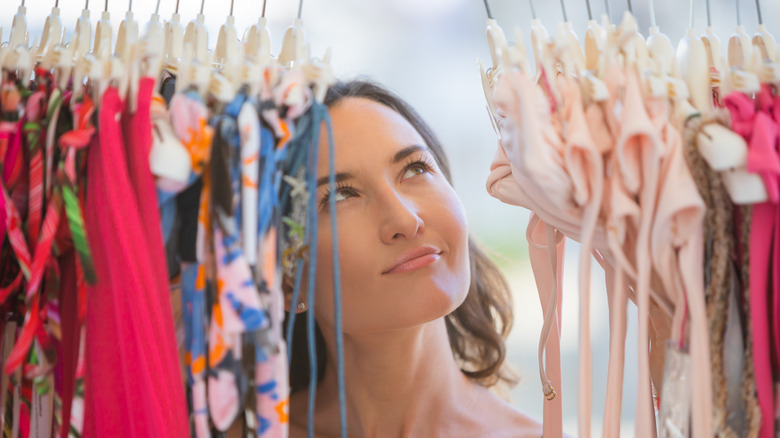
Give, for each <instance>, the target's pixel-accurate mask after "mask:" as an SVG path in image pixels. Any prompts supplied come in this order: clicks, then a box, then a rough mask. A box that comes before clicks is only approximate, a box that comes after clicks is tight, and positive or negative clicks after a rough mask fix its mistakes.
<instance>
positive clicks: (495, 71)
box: [477, 0, 508, 137]
mask: <svg viewBox="0 0 780 438" xmlns="http://www.w3.org/2000/svg"><path fill="white" fill-rule="evenodd" d="M484 2H485V9H486V10H487V16H488V18H487V27H486V29H485V33H486V37H487V42H488V48H489V49H490V61H491V67H489V68H488V69H485V66H484V65H483V64H482V61H481V60H479V59H477V65H478V66H479V75H480V78H481V79H482V92H483V93H484V94H485V101H486V102H487V107H488V115H489V116H490V123H491V124H492V125H493V129H494V130H495V132H496V135H499V137H500V133H499V131H498V119H497V115H496V106H495V103H494V102H493V85H494V84H495V83H496V82H495V81H496V79H498V75H499V74H500V70H501V64H502V57H503V56H506V55H507V51H508V49H507V42H506V37H505V36H504V31H503V30H502V29H501V26H499V25H498V23H497V22H496V20H495V19H494V18H493V12H492V10H491V9H490V4H489V3H488V0H484Z"/></svg>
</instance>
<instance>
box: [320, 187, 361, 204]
mask: <svg viewBox="0 0 780 438" xmlns="http://www.w3.org/2000/svg"><path fill="white" fill-rule="evenodd" d="M353 196H357V193H355V190H354V189H353V188H352V187H351V186H344V187H336V190H334V191H333V192H326V193H325V196H323V197H322V200H321V201H320V206H321V207H322V208H326V207H327V206H328V204H329V203H330V199H331V197H333V200H334V201H336V202H339V201H344V200H347V199H349V198H351V197H353Z"/></svg>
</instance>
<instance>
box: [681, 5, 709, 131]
mask: <svg viewBox="0 0 780 438" xmlns="http://www.w3.org/2000/svg"><path fill="white" fill-rule="evenodd" d="M677 67H678V76H679V77H680V78H682V79H683V80H684V81H685V83H686V84H687V85H688V93H689V94H690V104H692V105H693V107H690V105H687V102H685V101H684V100H682V99H681V100H680V101H678V102H677V113H678V116H679V117H680V119H681V120H685V119H686V118H687V117H688V116H689V115H690V112H691V111H693V112H694V113H696V112H700V113H701V112H705V113H707V112H709V111H710V108H711V106H712V102H711V100H712V90H711V88H710V73H709V67H708V65H707V52H706V49H705V48H704V43H703V42H702V41H701V39H700V38H698V37H697V36H696V34H695V31H694V30H693V0H690V2H689V10H688V30H687V31H686V34H685V36H684V37H683V38H682V39H680V42H679V43H678V44H677ZM691 108H695V110H692V109H691Z"/></svg>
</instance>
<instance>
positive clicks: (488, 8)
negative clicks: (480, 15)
mask: <svg viewBox="0 0 780 438" xmlns="http://www.w3.org/2000/svg"><path fill="white" fill-rule="evenodd" d="M485 9H486V10H487V16H488V18H489V19H490V20H492V19H493V11H491V10H490V4H489V3H488V0H485Z"/></svg>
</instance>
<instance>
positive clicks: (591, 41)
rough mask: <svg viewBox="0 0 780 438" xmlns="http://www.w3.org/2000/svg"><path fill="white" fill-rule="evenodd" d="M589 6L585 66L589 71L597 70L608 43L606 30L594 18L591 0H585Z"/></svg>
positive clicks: (585, 41)
mask: <svg viewBox="0 0 780 438" xmlns="http://www.w3.org/2000/svg"><path fill="white" fill-rule="evenodd" d="M585 3H586V5H587V8H588V30H586V31H585V40H584V45H585V68H586V69H587V70H589V71H597V70H598V68H599V61H600V60H601V54H602V52H603V50H604V45H605V44H606V43H607V33H606V30H605V29H604V28H603V27H602V26H601V25H599V24H598V23H597V22H596V20H594V19H593V12H592V11H591V9H590V0H585Z"/></svg>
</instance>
